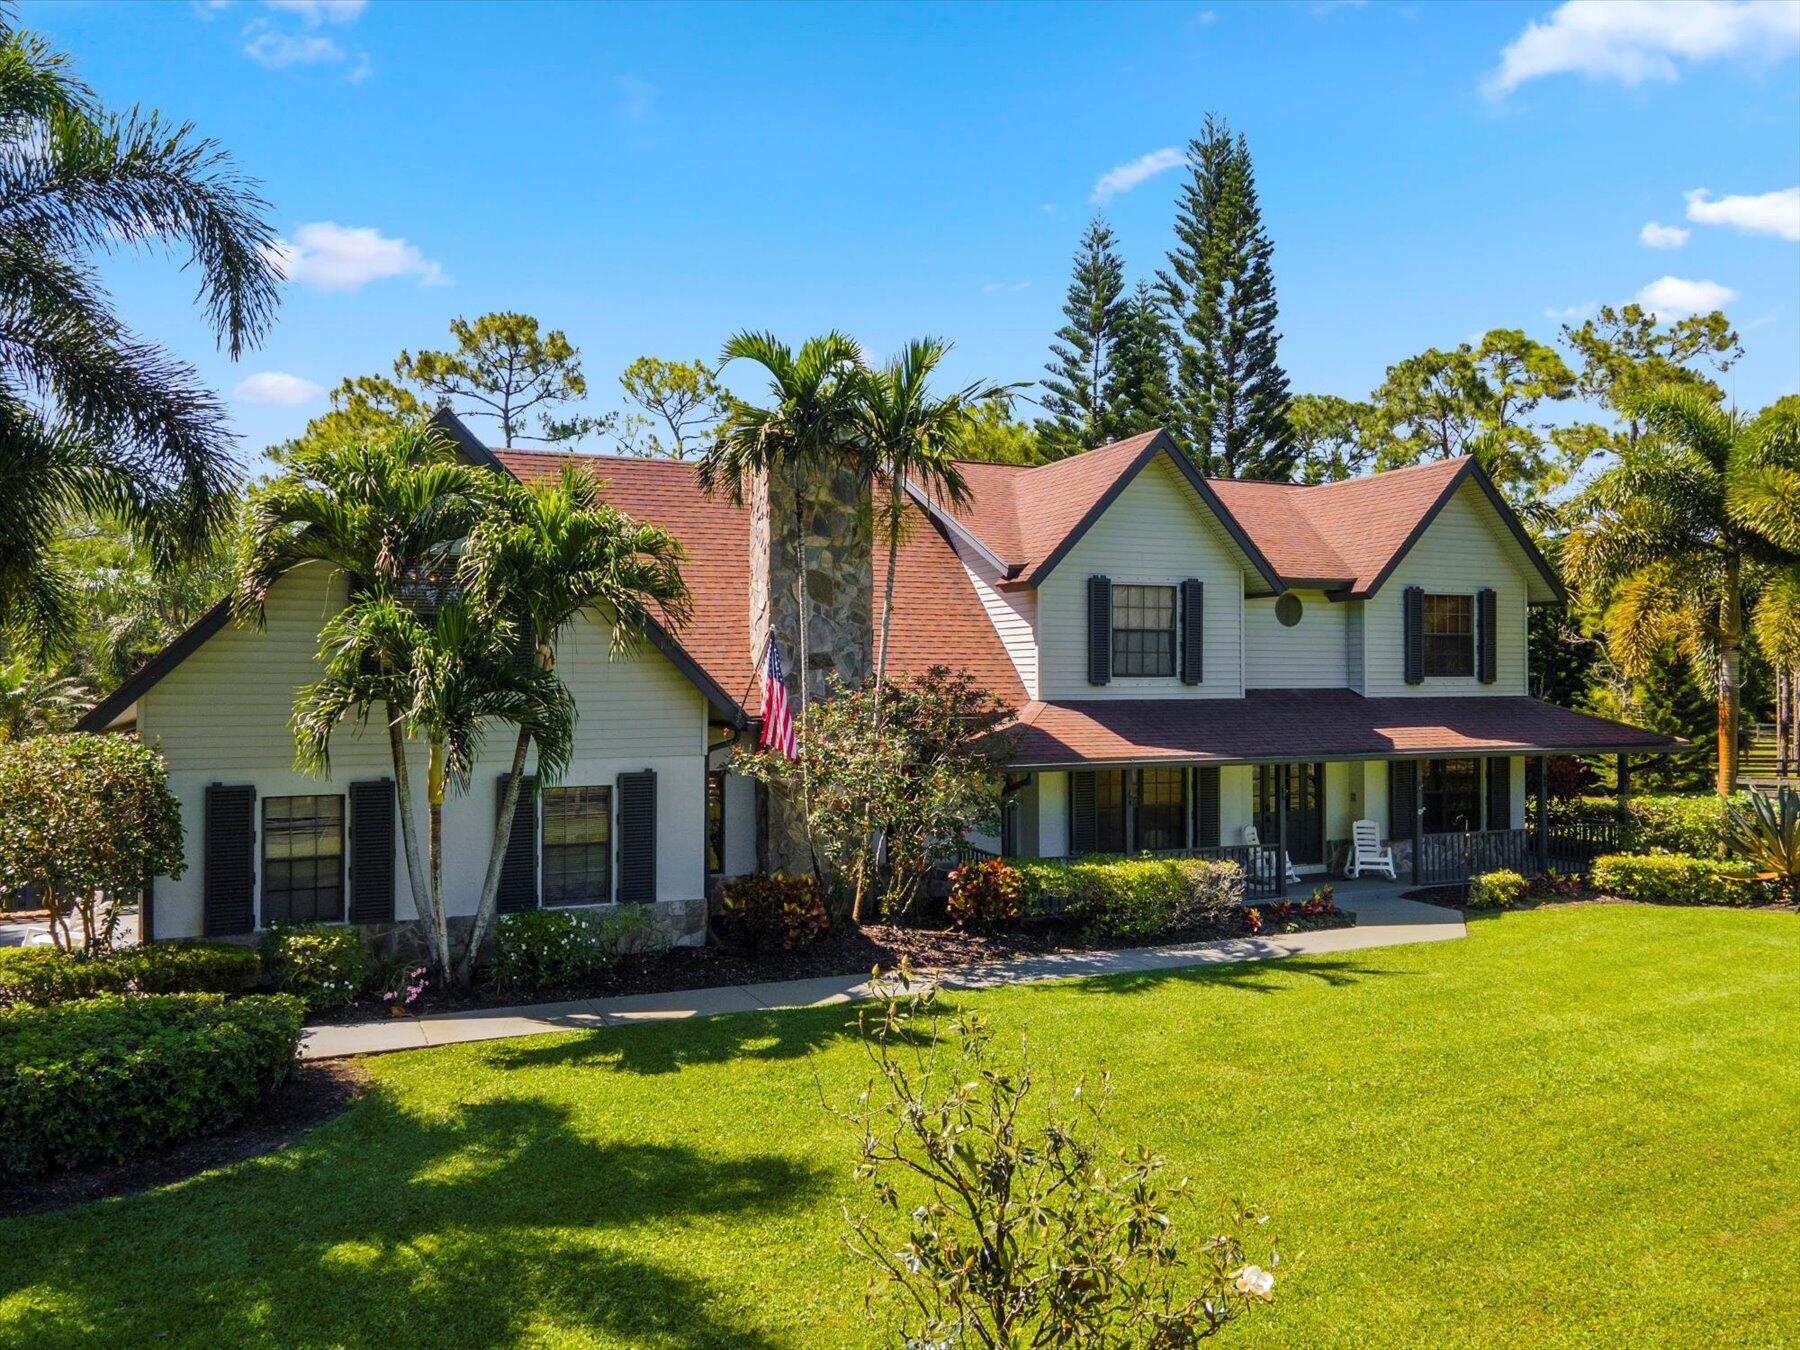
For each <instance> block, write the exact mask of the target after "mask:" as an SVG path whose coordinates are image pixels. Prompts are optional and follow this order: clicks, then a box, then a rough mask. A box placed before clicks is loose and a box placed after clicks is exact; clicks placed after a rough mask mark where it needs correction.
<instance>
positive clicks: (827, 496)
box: [748, 468, 875, 876]
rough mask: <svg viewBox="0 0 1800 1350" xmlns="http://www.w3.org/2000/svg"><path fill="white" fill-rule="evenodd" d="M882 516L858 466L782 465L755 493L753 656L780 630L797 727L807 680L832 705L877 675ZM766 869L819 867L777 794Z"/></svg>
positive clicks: (792, 811) (794, 872) (772, 798)
mask: <svg viewBox="0 0 1800 1350" xmlns="http://www.w3.org/2000/svg"><path fill="white" fill-rule="evenodd" d="M802 544H803V545H804V558H805V564H804V565H805V568H806V574H807V584H806V599H807V613H806V654H805V660H804V670H803V669H802V654H801V650H800V588H799V586H798V585H797V584H796V567H797V565H798V563H799V558H800V548H799V547H798V546H799V545H802ZM873 557H874V516H873V511H872V510H871V506H870V497H869V483H868V479H867V478H866V477H865V476H864V475H862V474H859V473H857V472H856V471H855V470H853V469H818V468H812V469H806V470H795V469H792V468H777V469H774V470H772V471H771V472H770V473H768V474H767V475H759V476H758V477H757V479H756V481H755V483H754V484H753V485H752V489H751V493H750V576H749V581H748V584H749V587H750V654H751V657H752V659H754V660H756V661H758V662H759V664H758V667H757V678H758V679H759V680H760V679H761V678H762V674H761V671H762V667H761V664H760V662H761V661H762V660H763V659H764V655H763V653H764V643H765V641H766V640H767V638H768V637H769V634H770V632H771V631H773V633H774V635H775V639H776V640H777V641H778V642H779V643H780V646H781V665H782V673H783V674H784V676H785V677H786V684H787V688H788V703H789V706H790V707H791V708H792V709H793V711H794V719H795V722H796V724H798V722H799V719H800V716H801V711H800V710H801V699H800V682H801V680H802V678H804V679H805V681H806V697H807V699H809V700H813V701H817V700H819V699H823V698H829V697H830V695H831V689H832V685H833V682H834V680H841V681H843V683H845V684H846V685H851V686H855V685H860V684H862V683H863V682H864V681H865V680H867V679H868V678H869V676H870V675H871V674H873V673H874V666H875V658H874V650H875V609H874V605H875V578H874V573H873V571H872V560H873ZM766 847H767V854H766V862H765V863H764V865H765V866H766V867H767V868H768V869H769V870H770V871H775V872H782V873H786V874H788V875H790V876H800V875H805V874H807V873H810V872H811V871H812V870H813V859H812V852H811V849H810V848H809V847H808V845H807V840H806V826H805V819H804V812H803V809H802V807H801V804H800V802H799V801H798V800H797V799H789V798H788V794H784V793H781V792H774V791H771V792H770V793H769V799H768V826H767V838H766Z"/></svg>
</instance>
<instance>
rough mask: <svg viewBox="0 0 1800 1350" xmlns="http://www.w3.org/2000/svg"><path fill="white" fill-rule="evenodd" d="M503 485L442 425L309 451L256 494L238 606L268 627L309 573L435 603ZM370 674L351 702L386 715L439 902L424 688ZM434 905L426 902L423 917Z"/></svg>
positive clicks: (410, 875)
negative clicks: (420, 793)
mask: <svg viewBox="0 0 1800 1350" xmlns="http://www.w3.org/2000/svg"><path fill="white" fill-rule="evenodd" d="M497 481H498V478H497V475H495V474H493V473H491V472H489V471H488V470H486V469H480V468H477V467H475V466H474V465H471V464H466V463H463V462H462V461H461V460H460V459H458V458H457V455H456V452H455V450H454V448H453V447H452V446H451V444H450V442H449V441H448V440H447V439H445V438H444V436H443V435H442V434H441V433H439V432H438V431H437V430H435V429H434V428H432V427H430V426H429V425H427V424H425V423H422V422H414V423H405V424H402V425H400V426H397V427H393V428H389V429H388V430H386V431H382V432H380V433H378V434H376V435H375V436H373V437H372V438H371V439H370V440H368V441H367V442H365V443H361V444H351V445H327V446H305V447H302V448H300V449H297V450H296V451H295V452H294V453H293V455H292V456H291V457H290V458H289V459H288V461H287V467H286V472H284V473H283V474H282V475H281V477H279V478H277V479H275V480H274V481H273V482H271V483H269V484H267V485H266V486H264V487H262V488H260V489H258V490H257V491H255V492H253V493H252V494H251V495H250V500H249V504H248V506H247V507H246V509H245V513H244V527H243V529H242V531H241V533H240V536H239V542H238V551H237V572H238V581H237V588H236V591H235V593H234V595H233V609H234V611H235V612H236V614H237V616H238V618H239V619H240V621H246V622H251V623H255V624H258V625H260V624H261V622H262V619H263V613H264V610H265V607H266V606H267V603H268V597H269V591H270V590H271V588H273V586H274V585H275V583H276V582H277V581H279V580H280V579H281V578H282V577H284V576H286V575H287V574H288V573H289V572H292V571H293V570H294V569H295V568H297V567H303V566H308V565H317V566H323V567H328V568H330V569H332V570H333V571H334V572H338V573H342V574H343V575H344V577H345V580H346V582H347V585H348V591H349V595H350V597H351V599H352V600H353V601H357V600H396V599H400V598H405V599H407V600H409V601H410V602H413V603H415V604H416V603H417V602H418V601H420V600H421V599H427V600H429V599H433V598H436V597H437V595H438V594H439V593H440V592H441V591H442V590H443V589H444V585H445V583H446V582H447V580H448V579H450V578H452V577H454V575H455V573H456V569H457V564H458V559H459V557H460V553H461V549H462V544H463V540H465V539H466V538H467V537H468V535H469V533H470V531H471V530H472V529H473V528H474V527H475V523H476V521H477V519H478V518H479V516H480V514H481V511H482V509H483V506H484V503H485V502H486V501H487V498H488V495H489V494H490V493H491V491H492V490H493V486H494V484H495V483H496V482H497ZM410 668H411V666H410V658H409V659H408V661H407V662H406V663H404V664H402V665H400V666H397V667H396V668H395V669H394V670H391V671H381V670H372V671H370V672H367V673H366V677H365V680H364V683H363V684H361V685H359V686H358V688H357V691H356V696H355V697H354V698H350V696H349V694H347V693H346V694H345V695H343V697H344V698H346V699H348V700H349V702H348V703H347V704H346V706H353V705H354V706H358V707H361V708H362V709H363V710H364V711H365V712H366V710H367V709H368V707H369V706H370V705H371V704H373V703H375V702H380V703H382V704H384V705H385V707H386V716H385V719H384V720H385V721H386V724H387V732H388V746H389V750H390V752H391V754H392V756H393V763H394V785H395V788H396V790H397V795H398V798H399V803H400V819H401V831H400V837H401V843H402V846H403V848H404V851H405V855H406V874H407V881H408V884H409V885H410V886H411V887H412V893H413V895H414V896H415V897H427V898H435V895H436V891H435V888H432V887H430V886H428V885H427V878H426V873H425V863H424V860H423V859H422V857H421V856H420V851H419V842H418V838H419V837H418V822H417V820H416V818H415V815H414V808H413V796H412V791H411V787H410V784H411V776H410V774H409V773H408V771H407V757H406V741H407V735H408V729H409V726H410V725H411V723H410V722H409V714H408V712H407V708H408V706H409V704H410V703H411V701H412V700H413V699H414V698H415V697H416V692H415V691H414V690H413V689H411V688H410V687H409V686H408V685H407V684H406V683H405V681H404V680H402V679H401V676H402V674H404V673H405V672H406V671H407V670H410ZM424 912H425V907H424V906H423V905H421V906H420V913H421V916H422V917H423V916H424Z"/></svg>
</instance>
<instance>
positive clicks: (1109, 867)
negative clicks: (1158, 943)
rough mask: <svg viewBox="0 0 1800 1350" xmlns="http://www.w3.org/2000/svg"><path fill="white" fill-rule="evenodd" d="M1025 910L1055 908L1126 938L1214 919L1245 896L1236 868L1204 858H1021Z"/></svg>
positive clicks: (1092, 932) (1090, 931)
mask: <svg viewBox="0 0 1800 1350" xmlns="http://www.w3.org/2000/svg"><path fill="white" fill-rule="evenodd" d="M1014 866H1015V867H1017V869H1018V871H1019V874H1020V876H1021V877H1023V878H1024V881H1025V904H1026V909H1027V912H1030V913H1036V914H1057V913H1060V914H1061V916H1062V917H1063V918H1065V919H1067V920H1068V921H1069V922H1071V923H1074V924H1077V925H1079V927H1080V928H1081V930H1082V933H1083V934H1084V935H1085V936H1086V937H1088V938H1090V939H1095V940H1100V941H1112V942H1130V941H1137V940H1142V939H1146V938H1153V937H1158V936H1160V935H1161V934H1163V933H1171V932H1178V931H1181V930H1183V929H1189V928H1198V927H1200V926H1202V925H1204V924H1208V923H1213V922H1217V921H1218V920H1220V919H1222V918H1223V917H1224V916H1225V914H1226V913H1227V912H1229V911H1230V910H1231V909H1233V908H1235V907H1236V906H1237V905H1238V904H1239V903H1240V902H1241V901H1242V900H1243V897H1244V874H1243V869H1242V868H1240V867H1239V866H1238V865H1237V864H1236V863H1232V862H1225V861H1220V860H1213V859H1206V858H1153V857H1152V858H1106V857H1093V858H1081V859H1078V860H1076V861H1074V862H1047V861H1041V860H1020V861H1019V862H1017V863H1015V864H1014Z"/></svg>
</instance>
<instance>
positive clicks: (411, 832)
mask: <svg viewBox="0 0 1800 1350" xmlns="http://www.w3.org/2000/svg"><path fill="white" fill-rule="evenodd" d="M388 749H389V750H390V751H391V752H392V753H393V757H394V795H395V796H396V797H398V798H399V801H400V848H401V851H402V852H403V853H404V854H405V855H406V884H407V886H408V887H410V888H411V890H412V897H413V911H414V913H416V914H417V915H418V916H419V925H420V927H422V928H423V929H424V930H425V937H426V950H427V951H430V950H431V944H430V938H431V925H430V920H429V913H430V904H431V897H430V888H429V886H428V885H427V884H426V877H425V865H424V861H423V859H421V858H420V856H419V814H418V811H417V809H416V808H415V806H414V804H413V795H412V775H411V773H410V772H409V770H408V767H407V763H406V737H405V736H403V735H401V733H400V727H399V724H398V723H396V722H395V721H394V720H393V717H392V712H391V710H390V713H389V720H388Z"/></svg>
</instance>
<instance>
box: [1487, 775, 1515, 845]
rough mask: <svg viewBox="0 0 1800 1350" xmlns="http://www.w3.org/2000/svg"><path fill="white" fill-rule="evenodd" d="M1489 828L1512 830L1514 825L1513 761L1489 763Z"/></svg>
mask: <svg viewBox="0 0 1800 1350" xmlns="http://www.w3.org/2000/svg"><path fill="white" fill-rule="evenodd" d="M1487 766H1488V780H1487V827H1488V828H1489V829H1490V830H1510V829H1511V828H1512V827H1513V823H1512V761H1511V760H1510V759H1499V758H1495V759H1490V760H1489V761H1488V762H1487Z"/></svg>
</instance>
